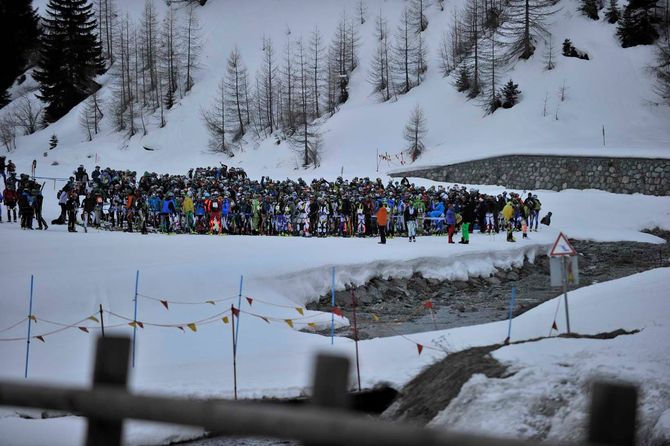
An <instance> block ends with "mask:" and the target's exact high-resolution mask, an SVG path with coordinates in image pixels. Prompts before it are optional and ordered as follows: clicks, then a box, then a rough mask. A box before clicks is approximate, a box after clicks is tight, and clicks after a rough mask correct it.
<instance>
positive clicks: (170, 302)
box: [137, 293, 237, 305]
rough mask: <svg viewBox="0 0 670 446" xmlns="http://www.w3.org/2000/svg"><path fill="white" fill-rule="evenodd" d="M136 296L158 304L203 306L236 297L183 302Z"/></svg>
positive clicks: (138, 294)
mask: <svg viewBox="0 0 670 446" xmlns="http://www.w3.org/2000/svg"><path fill="white" fill-rule="evenodd" d="M137 296H138V297H141V298H144V299H149V300H153V301H156V302H160V303H163V302H166V303H167V304H173V305H204V304H210V305H215V304H216V303H219V302H225V301H228V300H233V299H236V298H237V295H235V296H228V297H223V298H221V299H209V300H198V301H184V300H170V299H165V298H159V297H153V296H147V295H146V294H141V293H137ZM163 305H165V304H163Z"/></svg>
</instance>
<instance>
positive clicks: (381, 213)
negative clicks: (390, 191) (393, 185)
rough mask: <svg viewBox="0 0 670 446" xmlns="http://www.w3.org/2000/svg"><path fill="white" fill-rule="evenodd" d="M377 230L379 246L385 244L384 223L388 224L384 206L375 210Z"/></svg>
mask: <svg viewBox="0 0 670 446" xmlns="http://www.w3.org/2000/svg"><path fill="white" fill-rule="evenodd" d="M376 216H377V228H378V229H379V237H380V238H381V240H380V242H379V244H380V245H385V244H386V223H388V211H387V210H386V206H385V205H384V204H382V205H381V206H379V210H377V214H376Z"/></svg>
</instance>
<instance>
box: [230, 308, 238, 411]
mask: <svg viewBox="0 0 670 446" xmlns="http://www.w3.org/2000/svg"><path fill="white" fill-rule="evenodd" d="M238 311H239V310H238ZM230 322H231V324H232V325H231V328H232V336H233V390H234V392H235V399H237V339H236V336H235V307H234V306H233V304H230ZM238 326H239V324H238Z"/></svg>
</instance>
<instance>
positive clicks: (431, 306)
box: [423, 300, 433, 310]
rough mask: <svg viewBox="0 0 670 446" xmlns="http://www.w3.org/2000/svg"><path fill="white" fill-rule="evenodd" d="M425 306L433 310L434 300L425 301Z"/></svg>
mask: <svg viewBox="0 0 670 446" xmlns="http://www.w3.org/2000/svg"><path fill="white" fill-rule="evenodd" d="M423 307H424V308H425V309H427V310H432V309H433V302H432V301H430V300H427V301H425V302H424V303H423Z"/></svg>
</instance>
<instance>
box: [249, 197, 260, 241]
mask: <svg viewBox="0 0 670 446" xmlns="http://www.w3.org/2000/svg"><path fill="white" fill-rule="evenodd" d="M260 223H261V203H260V200H259V199H258V195H256V196H255V197H254V199H253V200H252V201H251V230H252V232H254V233H256V234H258V232H259V229H260Z"/></svg>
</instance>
